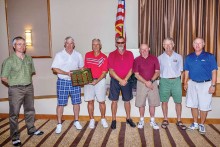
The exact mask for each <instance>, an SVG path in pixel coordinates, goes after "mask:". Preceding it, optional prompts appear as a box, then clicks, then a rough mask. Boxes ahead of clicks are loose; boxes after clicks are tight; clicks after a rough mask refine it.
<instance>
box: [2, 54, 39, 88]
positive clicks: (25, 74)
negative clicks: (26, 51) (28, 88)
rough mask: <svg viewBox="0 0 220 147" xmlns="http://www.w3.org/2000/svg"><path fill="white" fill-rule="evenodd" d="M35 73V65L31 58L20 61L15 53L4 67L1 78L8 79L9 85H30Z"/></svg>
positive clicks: (5, 62)
mask: <svg viewBox="0 0 220 147" xmlns="http://www.w3.org/2000/svg"><path fill="white" fill-rule="evenodd" d="M34 72H35V68H34V63H33V60H32V58H31V57H30V56H28V55H25V56H24V59H23V60H22V59H20V58H19V57H18V56H17V55H16V54H15V53H14V54H12V55H11V56H10V57H8V58H7V59H6V60H5V61H4V62H3V65H2V71H1V77H2V78H3V77H4V78H7V79H8V85H9V86H14V85H28V84H31V83H32V74H33V73H34Z"/></svg>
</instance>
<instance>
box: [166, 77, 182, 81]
mask: <svg viewBox="0 0 220 147" xmlns="http://www.w3.org/2000/svg"><path fill="white" fill-rule="evenodd" d="M177 78H179V77H174V78H165V79H170V80H174V79H177Z"/></svg>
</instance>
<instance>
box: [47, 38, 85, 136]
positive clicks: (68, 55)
mask: <svg viewBox="0 0 220 147" xmlns="http://www.w3.org/2000/svg"><path fill="white" fill-rule="evenodd" d="M64 47H65V48H64V49H63V50H62V51H60V52H58V53H57V54H56V56H55V58H54V60H53V63H52V66H51V68H52V70H53V72H54V73H56V74H57V76H58V80H57V109H56V111H57V121H58V124H57V128H56V133H57V134H59V133H61V131H62V124H61V121H62V115H63V109H64V106H66V105H67V103H68V97H69V95H70V96H71V101H72V105H73V112H74V119H75V120H74V123H73V125H74V126H75V127H76V129H78V130H81V129H82V126H81V124H80V122H79V121H78V118H79V111H80V105H79V104H81V88H80V86H72V82H71V77H70V76H71V71H72V70H77V69H80V68H82V67H83V66H84V63H83V58H82V55H81V54H80V53H79V52H77V51H76V50H74V48H75V43H74V39H73V38H72V37H66V38H65V40H64Z"/></svg>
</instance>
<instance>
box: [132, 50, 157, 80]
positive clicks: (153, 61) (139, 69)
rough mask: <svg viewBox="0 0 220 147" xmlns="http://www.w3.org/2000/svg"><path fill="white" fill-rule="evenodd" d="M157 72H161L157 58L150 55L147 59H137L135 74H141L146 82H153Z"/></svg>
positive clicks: (134, 67)
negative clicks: (152, 79)
mask: <svg viewBox="0 0 220 147" xmlns="http://www.w3.org/2000/svg"><path fill="white" fill-rule="evenodd" d="M155 70H160V65H159V61H158V59H157V57H155V56H153V55H150V54H149V55H148V57H147V58H146V59H145V58H144V57H142V56H139V57H137V58H135V60H134V65H133V72H134V73H139V75H141V76H142V77H143V78H144V79H145V80H147V81H149V80H151V78H152V77H153V75H154V73H155Z"/></svg>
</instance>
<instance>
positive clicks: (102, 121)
mask: <svg viewBox="0 0 220 147" xmlns="http://www.w3.org/2000/svg"><path fill="white" fill-rule="evenodd" d="M101 124H102V126H103V128H108V123H107V122H106V119H105V118H102V119H101Z"/></svg>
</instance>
